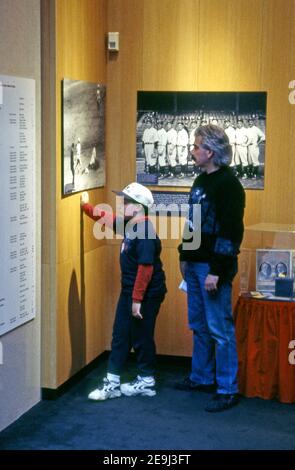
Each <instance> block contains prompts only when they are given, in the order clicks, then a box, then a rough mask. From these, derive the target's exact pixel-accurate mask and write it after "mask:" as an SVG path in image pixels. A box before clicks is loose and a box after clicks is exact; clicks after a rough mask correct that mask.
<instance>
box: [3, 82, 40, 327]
mask: <svg viewBox="0 0 295 470" xmlns="http://www.w3.org/2000/svg"><path fill="white" fill-rule="evenodd" d="M0 90H1V91H0V99H1V101H0V199H1V210H0V335H2V334H4V333H7V332H8V331H10V330H12V329H13V328H16V327H17V326H19V325H21V324H23V323H25V322H27V321H29V320H31V319H32V318H34V317H35V304H36V302H35V280H36V259H35V80H32V79H27V78H19V77H10V76H6V75H0Z"/></svg>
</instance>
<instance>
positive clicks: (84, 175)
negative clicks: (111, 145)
mask: <svg viewBox="0 0 295 470" xmlns="http://www.w3.org/2000/svg"><path fill="white" fill-rule="evenodd" d="M62 85H63V86H62V105H63V116H62V117H63V136H62V137H63V195H68V194H72V193H77V192H79V191H84V190H87V189H92V188H99V187H101V186H104V185H105V95H106V87H105V85H101V84H98V83H90V82H85V81H81V80H70V79H68V78H65V79H64V80H63V82H62Z"/></svg>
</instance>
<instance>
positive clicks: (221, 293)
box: [185, 262, 238, 394]
mask: <svg viewBox="0 0 295 470" xmlns="http://www.w3.org/2000/svg"><path fill="white" fill-rule="evenodd" d="M208 272H209V265H208V264H207V263H192V262H188V263H187V267H186V271H185V279H186V281H187V287H188V320H189V327H190V329H191V330H192V331H193V340H194V345H193V357H192V371H191V374H190V379H191V380H193V381H194V382H197V383H198V384H207V385H209V384H213V383H214V381H215V378H216V382H217V393H229V394H233V393H237V392H238V384H237V372H238V358H237V349H236V336H235V328H234V322H233V315H232V307H231V292H232V286H231V283H230V282H225V283H222V284H220V285H219V286H218V290H217V293H215V294H209V293H208V292H207V291H206V290H205V279H206V276H207V274H208Z"/></svg>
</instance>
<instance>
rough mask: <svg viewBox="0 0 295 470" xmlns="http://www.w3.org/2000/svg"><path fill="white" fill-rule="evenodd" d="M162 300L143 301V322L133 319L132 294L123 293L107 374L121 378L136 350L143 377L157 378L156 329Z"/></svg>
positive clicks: (149, 299) (115, 324)
mask: <svg viewBox="0 0 295 470" xmlns="http://www.w3.org/2000/svg"><path fill="white" fill-rule="evenodd" d="M163 299H164V295H163V297H161V298H148V299H144V300H143V302H142V304H141V313H142V316H143V319H142V320H140V319H138V318H134V317H133V316H132V313H131V312H132V297H131V295H126V294H123V293H121V295H120V298H119V301H118V304H117V310H116V316H115V321H114V326H113V338H112V350H111V353H110V356H109V361H108V372H110V373H112V374H116V375H120V374H121V372H122V369H123V367H124V365H125V363H126V361H127V359H128V355H129V352H130V350H131V348H133V349H134V352H135V354H136V358H137V368H138V373H139V375H140V376H142V377H147V376H151V375H154V372H155V362H156V346H155V341H154V330H155V324H156V318H157V315H158V313H159V310H160V306H161V303H162V301H163Z"/></svg>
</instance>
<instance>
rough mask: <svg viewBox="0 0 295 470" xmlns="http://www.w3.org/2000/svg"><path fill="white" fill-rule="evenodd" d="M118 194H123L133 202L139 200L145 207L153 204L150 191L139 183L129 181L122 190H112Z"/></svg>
mask: <svg viewBox="0 0 295 470" xmlns="http://www.w3.org/2000/svg"><path fill="white" fill-rule="evenodd" d="M113 192H114V193H116V194H117V195H118V196H124V197H126V198H127V199H130V200H131V201H134V202H139V204H142V205H143V206H145V207H151V206H152V205H153V204H154V198H153V195H152V193H151V191H150V190H149V189H148V188H146V187H145V186H143V185H142V184H139V183H130V184H128V185H127V186H126V187H125V188H124V189H122V191H113Z"/></svg>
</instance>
